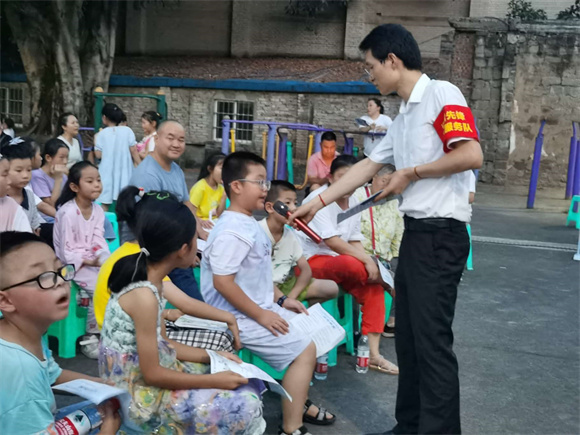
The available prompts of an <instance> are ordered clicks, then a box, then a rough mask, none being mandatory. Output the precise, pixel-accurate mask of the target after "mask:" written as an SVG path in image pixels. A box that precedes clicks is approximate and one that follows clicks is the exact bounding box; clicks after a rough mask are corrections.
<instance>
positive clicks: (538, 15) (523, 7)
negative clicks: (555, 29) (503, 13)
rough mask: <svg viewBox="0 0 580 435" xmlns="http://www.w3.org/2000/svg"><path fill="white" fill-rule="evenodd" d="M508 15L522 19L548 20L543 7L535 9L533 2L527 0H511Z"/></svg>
mask: <svg viewBox="0 0 580 435" xmlns="http://www.w3.org/2000/svg"><path fill="white" fill-rule="evenodd" d="M507 17H508V18H510V19H519V20H522V21H539V20H547V19H548V15H547V14H546V11H545V10H543V9H534V8H533V6H532V3H531V2H527V1H525V0H510V2H509V3H508V13H507Z"/></svg>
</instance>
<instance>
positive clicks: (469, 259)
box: [467, 224, 473, 270]
mask: <svg viewBox="0 0 580 435" xmlns="http://www.w3.org/2000/svg"><path fill="white" fill-rule="evenodd" d="M467 234H469V257H467V270H473V244H472V243H471V225H469V224H467Z"/></svg>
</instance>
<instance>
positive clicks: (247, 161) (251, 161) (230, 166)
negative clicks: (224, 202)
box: [222, 151, 266, 197]
mask: <svg viewBox="0 0 580 435" xmlns="http://www.w3.org/2000/svg"><path fill="white" fill-rule="evenodd" d="M250 165H262V166H263V167H266V162H265V161H264V159H263V158H262V157H260V156H258V155H256V154H254V153H250V152H248V151H237V152H235V153H232V154H230V155H229V156H227V157H226V158H225V160H224V166H223V167H222V181H223V183H224V189H225V191H226V195H228V197H230V184H231V183H233V182H234V181H236V180H240V179H242V178H246V175H248V172H249V169H248V168H249V166H250Z"/></svg>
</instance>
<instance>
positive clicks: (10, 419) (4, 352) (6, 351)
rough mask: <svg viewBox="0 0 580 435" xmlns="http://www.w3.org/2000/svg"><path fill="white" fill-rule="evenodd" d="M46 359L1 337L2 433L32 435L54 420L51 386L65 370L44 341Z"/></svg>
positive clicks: (54, 407)
mask: <svg viewBox="0 0 580 435" xmlns="http://www.w3.org/2000/svg"><path fill="white" fill-rule="evenodd" d="M42 348H43V352H44V361H40V360H39V359H38V358H37V357H36V356H34V355H33V354H32V353H30V352H29V351H27V350H26V349H24V348H23V347H22V346H20V345H18V344H15V343H11V342H9V341H6V340H2V339H1V338H0V386H1V387H0V433H3V434H11V435H18V434H31V433H36V432H40V431H43V430H45V429H46V428H48V427H49V426H50V425H51V424H53V423H54V412H56V402H55V400H54V394H53V393H52V390H51V385H52V384H54V383H55V382H56V380H57V379H58V377H59V376H60V374H61V373H62V369H61V368H60V367H59V365H58V364H57V363H56V362H55V360H54V358H53V357H52V353H51V352H50V350H49V349H48V347H47V346H46V343H44V341H43V343H42Z"/></svg>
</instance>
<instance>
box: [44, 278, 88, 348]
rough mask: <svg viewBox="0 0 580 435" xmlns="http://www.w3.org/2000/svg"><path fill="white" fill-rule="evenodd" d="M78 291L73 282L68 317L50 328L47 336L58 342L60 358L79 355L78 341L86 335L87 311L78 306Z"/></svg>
mask: <svg viewBox="0 0 580 435" xmlns="http://www.w3.org/2000/svg"><path fill="white" fill-rule="evenodd" d="M78 291H79V287H78V285H77V284H75V283H74V281H73V282H71V285H70V301H69V305H68V316H66V318H64V319H62V320H59V321H58V322H56V323H53V324H52V325H50V327H49V328H48V332H47V335H49V336H52V337H56V338H57V340H58V356H60V357H61V358H74V357H75V356H76V354H77V340H78V338H79V337H82V336H83V335H85V330H86V323H87V310H86V309H84V308H79V307H78V306H77V293H78Z"/></svg>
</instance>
